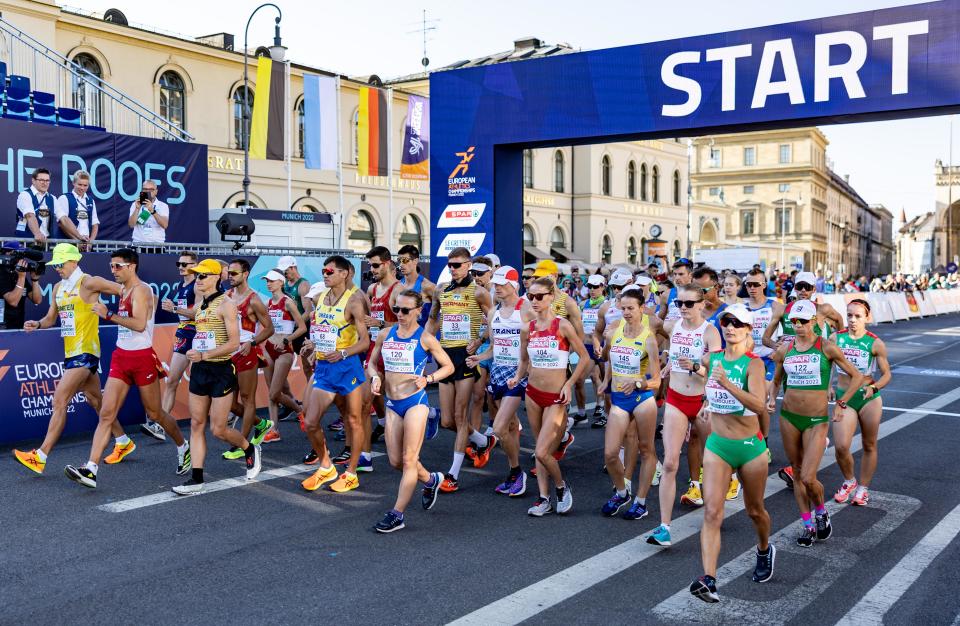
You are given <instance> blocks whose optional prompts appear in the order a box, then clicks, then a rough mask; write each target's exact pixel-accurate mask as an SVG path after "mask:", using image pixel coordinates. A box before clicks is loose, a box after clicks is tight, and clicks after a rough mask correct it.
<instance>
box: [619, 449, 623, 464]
mask: <svg viewBox="0 0 960 626" xmlns="http://www.w3.org/2000/svg"><path fill="white" fill-rule="evenodd" d="M620 463H623V448H622V447H621V448H620Z"/></svg>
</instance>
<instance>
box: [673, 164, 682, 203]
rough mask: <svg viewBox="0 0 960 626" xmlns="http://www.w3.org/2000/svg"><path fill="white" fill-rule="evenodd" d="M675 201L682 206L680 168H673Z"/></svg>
mask: <svg viewBox="0 0 960 626" xmlns="http://www.w3.org/2000/svg"><path fill="white" fill-rule="evenodd" d="M673 203H674V204H675V205H677V206H680V170H673Z"/></svg>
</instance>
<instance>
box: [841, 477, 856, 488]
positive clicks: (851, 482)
mask: <svg viewBox="0 0 960 626" xmlns="http://www.w3.org/2000/svg"><path fill="white" fill-rule="evenodd" d="M856 484H857V479H856V478H851V479H850V480H845V481H843V488H844V489H849V488H850V487H853V486H854V485H856Z"/></svg>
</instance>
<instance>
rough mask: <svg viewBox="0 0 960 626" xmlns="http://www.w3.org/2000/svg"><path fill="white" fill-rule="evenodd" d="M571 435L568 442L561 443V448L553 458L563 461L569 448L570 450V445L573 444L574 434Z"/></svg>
mask: <svg viewBox="0 0 960 626" xmlns="http://www.w3.org/2000/svg"><path fill="white" fill-rule="evenodd" d="M568 432H569V431H568ZM569 434H570V437H569V438H568V439H567V440H566V441H561V442H560V447H558V448H557V451H556V452H554V453H553V458H555V459H556V460H558V461H562V460H563V457H564V455H565V454H566V453H567V448H569V447H570V444H571V443H573V433H569Z"/></svg>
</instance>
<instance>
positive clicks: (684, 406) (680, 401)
mask: <svg viewBox="0 0 960 626" xmlns="http://www.w3.org/2000/svg"><path fill="white" fill-rule="evenodd" d="M667 404H669V405H670V406H673V407H675V408H676V409H677V410H679V411H680V412H681V413H683V414H684V415H686V416H687V419H688V420H690V421H691V422H692V421H693V420H695V419H697V413H699V412H700V408H701V407H703V396H685V395H683V394H682V393H677V392H676V391H674V390H673V389H669V388H668V389H667Z"/></svg>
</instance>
